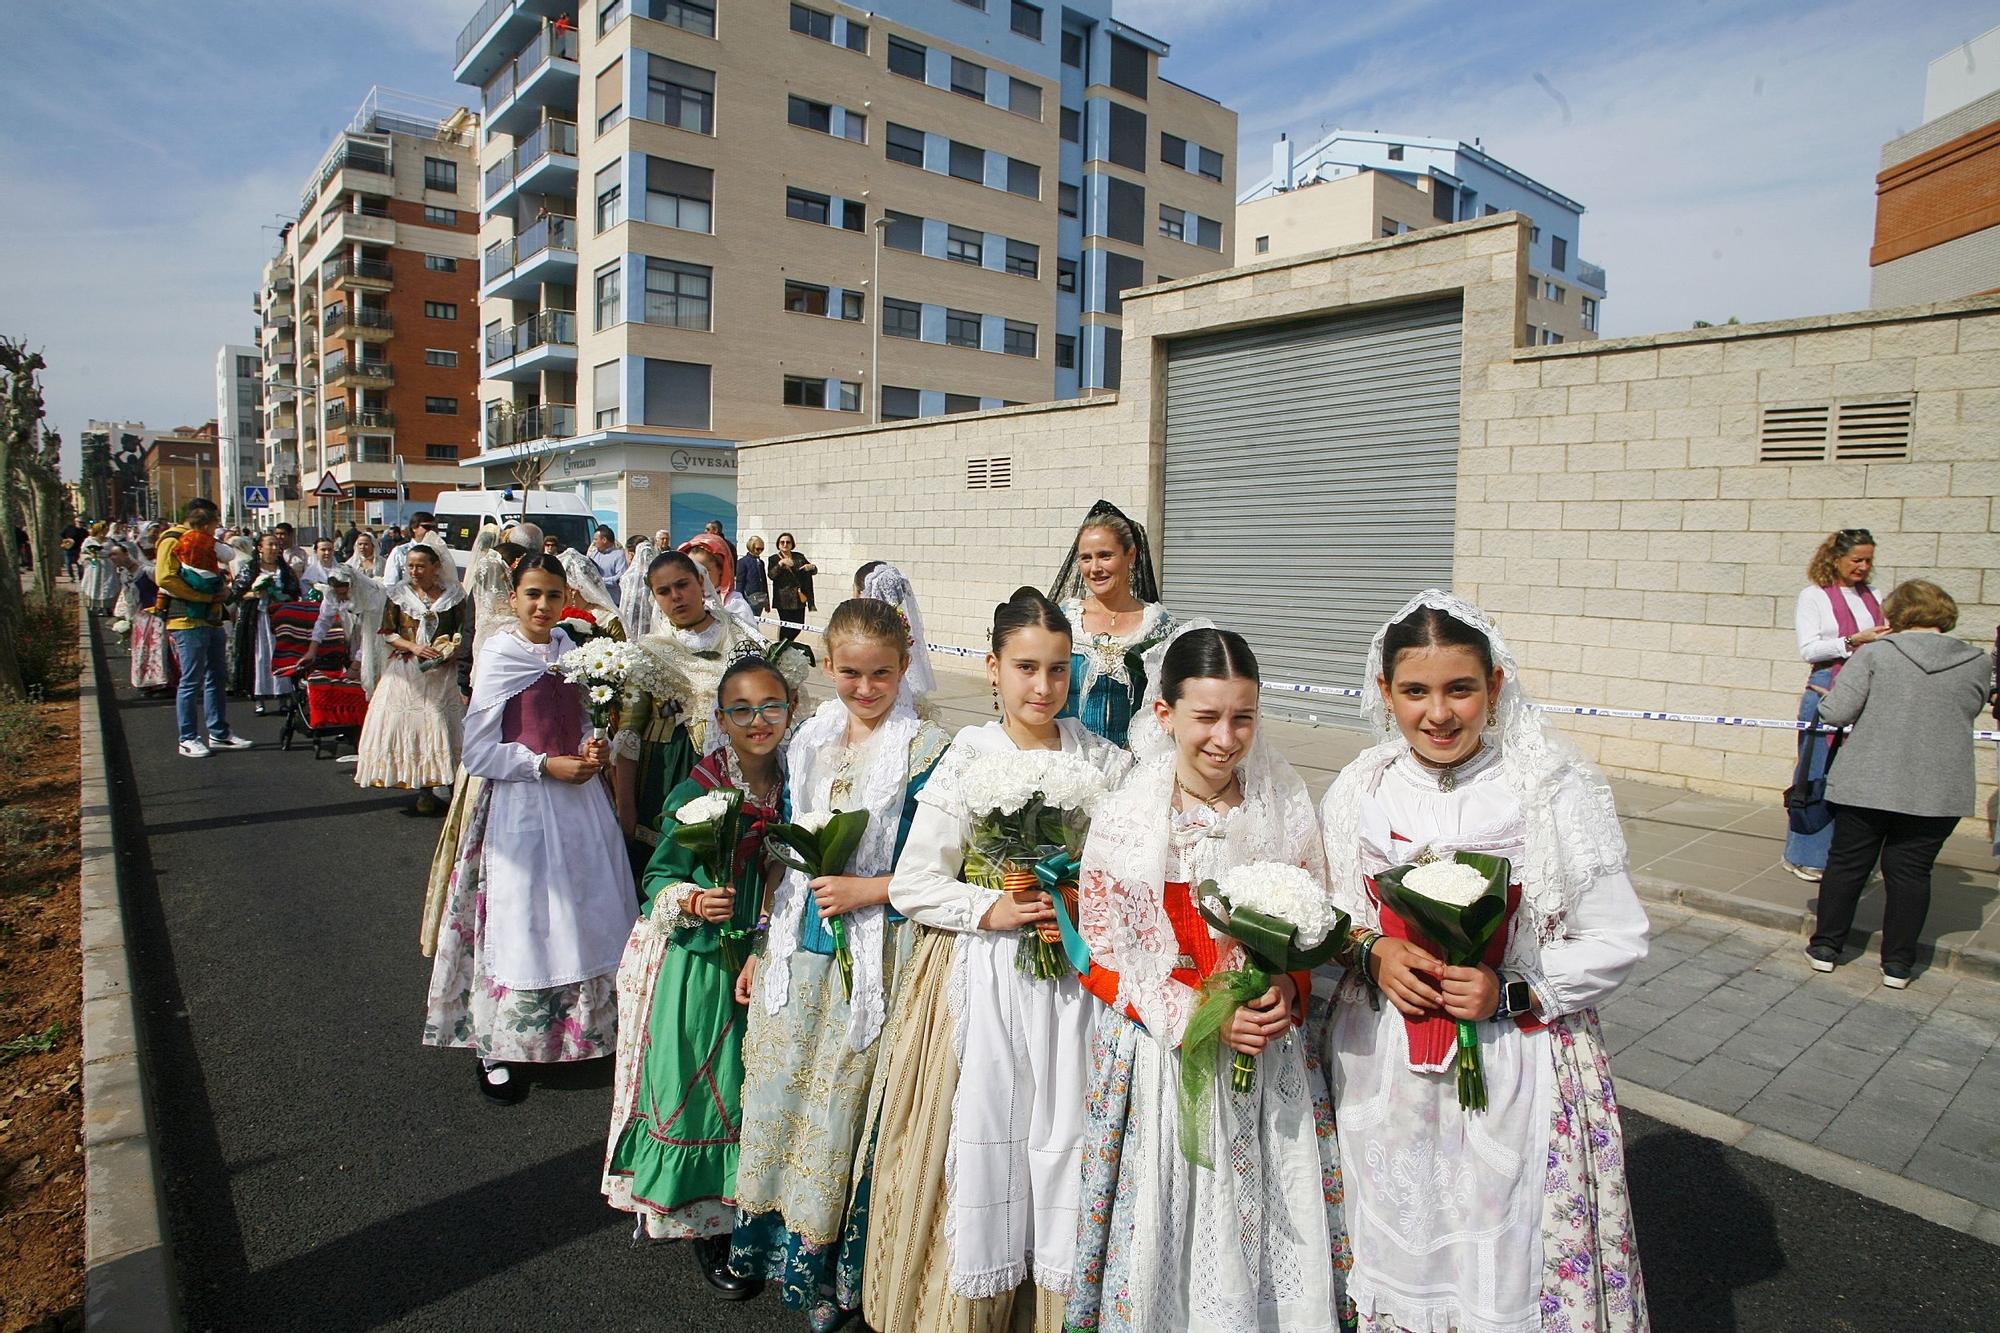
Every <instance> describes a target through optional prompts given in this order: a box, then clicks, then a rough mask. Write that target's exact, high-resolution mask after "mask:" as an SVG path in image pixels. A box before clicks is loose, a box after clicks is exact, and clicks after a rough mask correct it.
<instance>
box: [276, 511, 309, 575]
mask: <svg viewBox="0 0 2000 1333" xmlns="http://www.w3.org/2000/svg"><path fill="white" fill-rule="evenodd" d="M272 531H273V532H275V533H277V534H278V557H279V559H281V560H283V561H284V562H285V564H286V565H287V566H289V567H290V569H291V571H292V576H293V577H294V578H297V577H299V576H301V575H303V574H304V573H305V572H306V557H305V553H304V552H302V551H300V550H299V542H298V529H296V528H294V527H293V526H292V525H291V524H289V523H280V524H278V526H277V527H275V528H273V529H272Z"/></svg>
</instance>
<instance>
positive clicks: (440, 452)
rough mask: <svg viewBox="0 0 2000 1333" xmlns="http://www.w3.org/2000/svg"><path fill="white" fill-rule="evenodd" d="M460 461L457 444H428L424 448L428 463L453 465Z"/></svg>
mask: <svg viewBox="0 0 2000 1333" xmlns="http://www.w3.org/2000/svg"><path fill="white" fill-rule="evenodd" d="M457 459H458V446H457V445H455V444H427V445H425V446H424V461H425V462H427V463H451V462H455V461H457Z"/></svg>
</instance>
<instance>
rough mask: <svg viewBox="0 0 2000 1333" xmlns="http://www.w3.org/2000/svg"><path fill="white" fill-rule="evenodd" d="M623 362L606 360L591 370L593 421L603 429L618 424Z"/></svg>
mask: <svg viewBox="0 0 2000 1333" xmlns="http://www.w3.org/2000/svg"><path fill="white" fill-rule="evenodd" d="M620 366H621V363H620V362H617V361H606V362H605V363H604V364H603V365H601V366H596V367H594V368H593V369H592V370H591V372H590V410H591V414H592V421H593V423H594V424H595V425H596V426H597V427H598V429H600V430H602V429H603V428H604V427H606V426H615V425H617V424H618V380H619V371H620Z"/></svg>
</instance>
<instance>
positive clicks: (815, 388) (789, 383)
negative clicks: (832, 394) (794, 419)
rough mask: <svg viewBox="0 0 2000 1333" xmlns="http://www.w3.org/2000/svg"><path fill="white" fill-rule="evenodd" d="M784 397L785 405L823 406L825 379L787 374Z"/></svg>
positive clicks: (824, 403)
mask: <svg viewBox="0 0 2000 1333" xmlns="http://www.w3.org/2000/svg"><path fill="white" fill-rule="evenodd" d="M784 398H785V406H787V407H825V406H826V381H825V380H818V379H808V378H806V377H805V376H803V375H787V376H785V394H784Z"/></svg>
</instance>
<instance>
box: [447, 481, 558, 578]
mask: <svg viewBox="0 0 2000 1333" xmlns="http://www.w3.org/2000/svg"><path fill="white" fill-rule="evenodd" d="M431 514H432V516H433V517H434V518H436V519H437V522H438V530H439V532H441V533H442V534H443V535H444V542H445V545H446V546H449V547H450V548H451V554H452V559H454V560H455V561H457V562H458V570H459V573H461V574H463V573H464V572H465V568H466V565H467V564H468V563H469V562H470V559H471V556H470V554H469V553H470V552H471V550H472V541H473V538H475V537H477V536H478V535H479V529H480V528H482V527H484V526H485V525H486V524H488V523H492V524H495V525H497V526H498V527H499V528H500V530H501V531H502V532H505V531H506V530H507V528H508V527H509V526H511V525H512V524H515V523H532V524H534V525H535V526H536V527H538V528H540V529H541V530H542V535H543V536H544V537H554V538H557V539H558V540H559V541H561V543H562V545H563V546H564V547H574V548H576V549H577V550H579V551H588V550H589V549H590V538H591V534H592V533H593V532H595V531H596V529H597V515H596V514H595V513H594V512H592V510H591V508H590V506H589V505H588V504H586V503H584V500H583V497H582V496H580V495H576V494H574V493H572V492H569V491H527V490H522V489H521V488H520V487H518V486H509V487H508V488H507V489H505V490H502V491H446V492H444V493H443V494H441V495H439V496H438V498H437V499H436V501H434V502H433V503H432V505H431Z"/></svg>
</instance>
